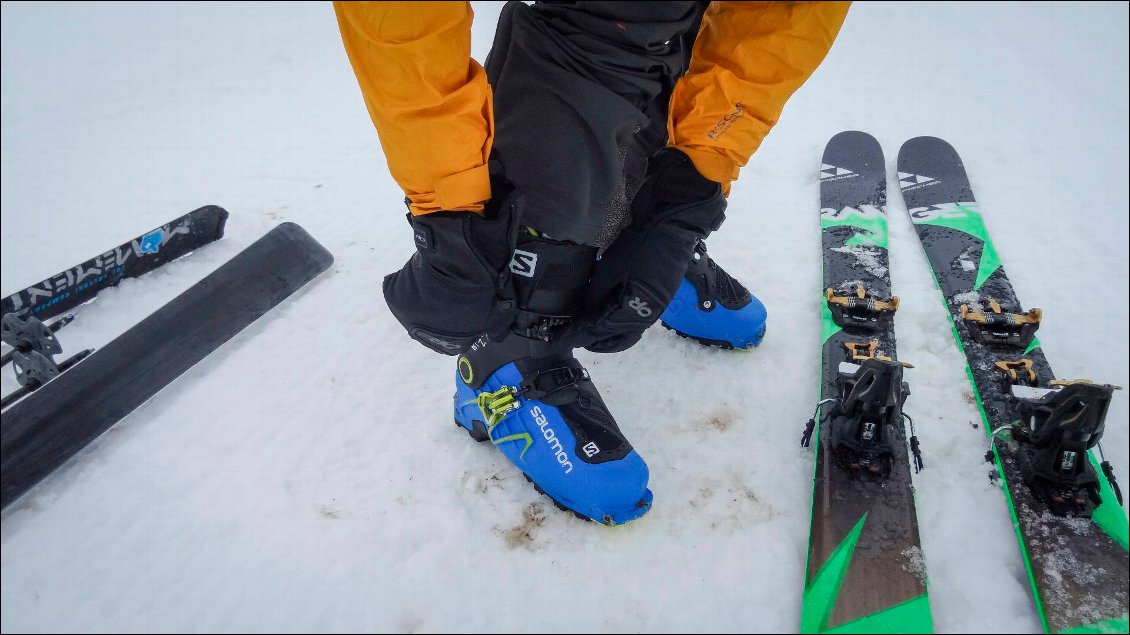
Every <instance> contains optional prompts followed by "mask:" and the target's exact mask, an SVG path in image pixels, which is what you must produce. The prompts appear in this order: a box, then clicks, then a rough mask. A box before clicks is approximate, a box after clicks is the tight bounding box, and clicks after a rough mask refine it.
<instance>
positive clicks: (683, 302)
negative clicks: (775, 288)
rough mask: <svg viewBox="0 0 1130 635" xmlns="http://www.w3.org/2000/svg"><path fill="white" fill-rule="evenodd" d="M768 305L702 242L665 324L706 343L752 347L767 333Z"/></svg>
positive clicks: (667, 311) (673, 300)
mask: <svg viewBox="0 0 1130 635" xmlns="http://www.w3.org/2000/svg"><path fill="white" fill-rule="evenodd" d="M765 318H766V313H765V305H764V304H762V303H761V301H760V300H758V299H757V298H756V297H754V295H753V294H752V293H750V292H749V291H747V290H746V288H745V287H743V286H742V283H740V282H738V281H737V280H735V279H733V278H731V277H730V274H728V273H726V272H725V271H724V270H723V269H722V267H719V266H718V263H716V262H714V260H712V259H711V258H710V256H709V255H707V253H706V243H704V242H702V241H699V243H698V245H697V246H696V247H695V250H694V258H693V259H692V260H691V263H690V267H688V268H687V275H686V277H684V278H683V282H682V284H681V285H679V290H678V291H677V292H676V293H675V297H674V298H672V299H671V303H670V304H668V305H667V310H665V311H664V312H663V315H661V316H659V319H660V321H661V322H662V323H663V326H665V327H667V328H669V329H671V330H672V331H675V332H676V333H678V334H679V335H681V336H683V337H688V338H690V339H693V340H697V341H698V342H699V343H701V344H705V345H707V346H719V347H721V348H753V347H755V346H757V345H758V344H760V343H761V338H762V337H764V336H765Z"/></svg>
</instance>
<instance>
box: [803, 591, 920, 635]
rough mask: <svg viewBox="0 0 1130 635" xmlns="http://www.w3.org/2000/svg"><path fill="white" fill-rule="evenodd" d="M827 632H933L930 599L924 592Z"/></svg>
mask: <svg viewBox="0 0 1130 635" xmlns="http://www.w3.org/2000/svg"><path fill="white" fill-rule="evenodd" d="M825 632H826V633H933V632H934V626H933V618H932V617H931V615H930V600H929V599H927V597H926V594H925V593H923V594H922V595H919V596H918V597H915V598H911V599H909V600H907V601H905V602H903V603H901V604H896V605H894V606H892V607H891V608H889V609H884V610H882V611H879V612H878V613H872V614H871V615H868V616H867V617H861V618H859V619H858V620H852V621H850V622H848V623H846V624H841V625H839V626H837V627H835V628H831V629H828V630H827V631H825Z"/></svg>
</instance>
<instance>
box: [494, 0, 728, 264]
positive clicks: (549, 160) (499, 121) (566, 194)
mask: <svg viewBox="0 0 1130 635" xmlns="http://www.w3.org/2000/svg"><path fill="white" fill-rule="evenodd" d="M704 10H705V3H702V2H554V3H538V4H535V5H533V6H529V5H526V4H524V3H522V2H509V3H507V5H506V6H505V7H504V8H503V11H502V15H501V16H500V19H499V24H498V31H497V33H496V35H495V41H494V45H493V47H492V49H491V52H490V56H489V57H488V58H487V63H486V70H487V76H488V78H489V80H490V83H491V87H492V90H493V93H494V113H495V138H494V154H493V157H494V158H495V159H498V160H499V161H500V162H501V163H502V166H503V169H504V170H505V174H506V176H507V178H509V179H510V180H511V181H512V182H514V184H515V185H516V186H517V187H518V188H519V190H520V191H521V192H522V193H523V198H524V206H523V210H522V219H521V222H522V224H524V225H526V226H529V227H532V228H535V229H537V230H538V231H540V232H542V233H544V234H546V235H548V236H551V237H553V238H555V239H557V240H566V241H570V242H574V243H579V244H583V245H589V246H595V247H605V246H607V245H608V244H610V243H611V242H612V240H613V239H614V238H615V237H616V235H617V234H618V233H619V231H620V229H621V228H622V227H623V226H625V225H626V224H627V222H628V206H629V204H630V201H631V197H632V195H633V194H634V192H635V186H636V185H638V183H639V180H640V179H642V176H643V170H644V168H646V165H647V157H648V156H649V155H650V154H651V153H652V152H654V151H655V150H657V149H658V148H659V147H662V146H663V145H664V144H665V143H666V136H667V135H666V124H667V102H668V100H669V96H670V92H671V90H672V88H673V87H674V84H675V81H676V80H677V79H678V78H679V77H680V76H682V74H683V73H685V72H686V68H687V64H688V60H689V57H690V47H691V43H692V42H693V39H694V36H695V35H696V34H697V29H698V25H699V23H700V21H701V18H702V13H703V11H704Z"/></svg>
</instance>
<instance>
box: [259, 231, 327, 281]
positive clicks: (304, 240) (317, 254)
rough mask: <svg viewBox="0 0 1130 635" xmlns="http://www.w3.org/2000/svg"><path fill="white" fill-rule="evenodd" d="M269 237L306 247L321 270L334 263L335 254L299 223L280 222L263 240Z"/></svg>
mask: <svg viewBox="0 0 1130 635" xmlns="http://www.w3.org/2000/svg"><path fill="white" fill-rule="evenodd" d="M268 237H275V238H282V239H286V240H289V241H291V242H293V243H294V244H295V246H296V247H298V248H302V249H305V250H306V251H308V252H309V255H310V257H311V260H312V261H313V262H314V263H315V264H316V266H317V267H318V270H319V271H325V270H326V269H329V267H330V265H332V264H333V263H334V256H333V254H331V253H330V252H329V250H328V249H326V248H325V247H324V246H322V243H320V242H318V240H317V239H316V238H314V237H313V236H311V235H310V232H308V231H306V230H305V229H303V228H302V226H301V225H299V224H298V223H293V222H290V221H287V222H285V223H279V224H278V225H277V226H276V227H275V228H274V229H272V230H271V231H270V232H268V233H267V235H266V236H264V237H263V238H262V239H261V240H265V239H267V238H268Z"/></svg>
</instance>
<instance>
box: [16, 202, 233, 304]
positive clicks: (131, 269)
mask: <svg viewBox="0 0 1130 635" xmlns="http://www.w3.org/2000/svg"><path fill="white" fill-rule="evenodd" d="M227 219H228V213H227V211H226V210H224V209H223V208H222V207H217V206H215V205H208V206H205V207H201V208H200V209H197V210H194V211H191V212H189V213H187V214H185V215H184V216H181V217H180V218H176V219H173V220H171V221H169V222H167V223H165V224H164V225H161V226H160V227H157V228H155V229H152V230H150V231H148V232H145V233H144V234H142V235H140V236H138V237H137V238H134V239H133V240H130V241H127V242H125V243H123V244H121V245H119V246H117V247H114V248H113V249H110V250H109V251H105V252H103V253H101V254H99V255H97V256H95V257H93V258H91V259H90V260H87V261H86V262H83V263H81V264H78V265H75V266H74V267H71V268H70V269H66V270H64V271H61V272H59V273H57V274H55V275H53V276H51V277H50V278H47V279H46V280H43V281H42V282H40V283H38V284H33V285H31V286H30V287H28V288H26V289H24V290H22V291H17V292H16V293H12V294H10V295H6V296H4V298H3V299H2V300H0V315H8V314H9V313H15V314H16V315H18V316H20V317H21V318H23V317H27V316H34V317H36V318H38V319H40V320H47V319H49V318H52V317H55V316H56V315H60V314H62V313H65V312H66V311H68V310H70V309H72V308H74V307H76V306H78V305H80V304H82V303H84V302H86V301H87V300H90V299H91V298H93V297H94V296H95V295H97V294H98V292H99V291H101V290H103V289H105V288H107V287H112V286H114V285H116V284H118V283H119V282H121V281H122V280H123V279H125V278H136V277H138V276H141V275H144V274H147V273H149V272H150V271H153V270H154V269H156V268H158V267H160V266H161V265H164V264H165V263H167V262H171V261H173V260H176V259H177V258H180V257H181V256H184V255H185V254H188V253H189V252H191V251H193V250H195V249H199V248H200V247H203V246H204V245H207V244H208V243H210V242H213V241H215V240H219V239H220V238H223V236H224V223H225V222H227Z"/></svg>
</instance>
